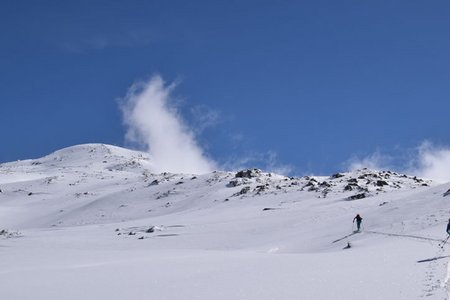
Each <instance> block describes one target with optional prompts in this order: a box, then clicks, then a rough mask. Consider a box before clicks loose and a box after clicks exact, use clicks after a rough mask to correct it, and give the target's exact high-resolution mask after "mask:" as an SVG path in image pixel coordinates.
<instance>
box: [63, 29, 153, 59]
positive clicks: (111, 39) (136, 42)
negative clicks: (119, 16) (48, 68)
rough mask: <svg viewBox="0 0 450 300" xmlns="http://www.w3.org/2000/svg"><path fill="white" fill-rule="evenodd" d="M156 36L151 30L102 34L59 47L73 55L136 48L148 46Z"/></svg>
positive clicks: (69, 42) (65, 42) (72, 41)
mask: <svg viewBox="0 0 450 300" xmlns="http://www.w3.org/2000/svg"><path fill="white" fill-rule="evenodd" d="M155 38H156V37H155V34H154V33H153V31H151V30H149V29H134V30H129V31H122V32H114V33H101V34H96V35H92V36H90V37H83V38H80V39H74V40H70V41H67V40H66V41H62V42H60V43H59V46H60V47H61V48H62V49H63V50H65V51H67V52H72V53H84V52H86V51H91V50H104V49H106V48H134V47H141V46H146V45H148V44H150V43H151V42H153V41H154V40H155Z"/></svg>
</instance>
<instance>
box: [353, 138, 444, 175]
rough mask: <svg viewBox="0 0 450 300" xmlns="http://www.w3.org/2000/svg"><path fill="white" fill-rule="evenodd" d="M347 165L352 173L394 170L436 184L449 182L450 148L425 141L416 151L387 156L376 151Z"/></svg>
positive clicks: (402, 151)
mask: <svg viewBox="0 0 450 300" xmlns="http://www.w3.org/2000/svg"><path fill="white" fill-rule="evenodd" d="M346 165H347V166H348V169H349V170H351V171H353V170H357V169H362V168H369V169H373V170H393V171H397V172H401V173H406V174H411V175H417V176H419V177H422V178H426V179H432V180H434V181H436V182H449V181H450V148H448V147H444V146H436V145H434V144H432V143H431V142H428V141H425V142H423V143H422V144H421V145H420V146H418V147H416V148H414V149H407V150H405V149H403V150H401V151H400V153H396V154H390V155H387V154H382V153H380V152H379V151H376V152H375V153H374V154H372V155H369V156H367V157H365V158H362V159H360V158H353V159H350V160H349V161H348V162H347V163H346Z"/></svg>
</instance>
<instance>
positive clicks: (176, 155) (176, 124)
mask: <svg viewBox="0 0 450 300" xmlns="http://www.w3.org/2000/svg"><path fill="white" fill-rule="evenodd" d="M174 88H175V84H171V85H166V84H165V82H164V81H163V79H162V78H161V77H160V76H158V75H154V76H153V77H152V78H151V79H150V80H149V81H147V82H138V83H135V84H133V85H132V86H131V87H130V89H129V90H128V93H127V95H126V96H125V98H124V101H123V103H122V113H123V119H124V123H125V125H126V126H127V128H128V130H127V134H126V139H127V141H129V142H133V143H137V144H139V145H140V146H142V147H144V148H145V149H146V150H147V151H148V152H149V153H150V154H151V156H152V164H153V170H152V171H153V172H173V173H193V174H202V173H208V172H211V171H212V170H213V169H214V168H215V163H214V162H213V161H212V160H210V159H208V158H207V157H206V156H205V154H204V152H203V150H202V149H201V147H200V146H199V145H198V144H197V142H196V139H195V136H194V133H193V131H192V130H191V129H190V128H189V127H188V126H187V125H186V124H185V122H184V121H183V119H182V118H181V116H180V115H179V113H178V111H177V109H176V107H174V106H173V105H170V101H171V92H172V91H173V89H174Z"/></svg>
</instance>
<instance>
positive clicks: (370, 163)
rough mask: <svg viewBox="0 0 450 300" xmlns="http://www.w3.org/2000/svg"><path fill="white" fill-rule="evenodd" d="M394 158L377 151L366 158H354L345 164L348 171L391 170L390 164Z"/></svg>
mask: <svg viewBox="0 0 450 300" xmlns="http://www.w3.org/2000/svg"><path fill="white" fill-rule="evenodd" d="M391 162H392V157H391V156H389V155H385V154H382V153H381V152H380V151H376V152H374V153H372V154H370V155H368V156H366V157H363V158H360V157H357V156H354V157H352V158H351V159H349V160H348V161H347V162H345V163H344V165H345V166H346V168H347V169H349V170H350V171H354V170H358V169H363V168H368V169H371V170H381V169H390V163H391Z"/></svg>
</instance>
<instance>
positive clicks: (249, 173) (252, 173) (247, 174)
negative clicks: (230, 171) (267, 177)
mask: <svg viewBox="0 0 450 300" xmlns="http://www.w3.org/2000/svg"><path fill="white" fill-rule="evenodd" d="M260 174H261V170H259V169H253V170H250V169H247V170H241V171H239V172H237V173H236V175H235V177H236V178H252V177H257V176H259V175H260Z"/></svg>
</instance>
